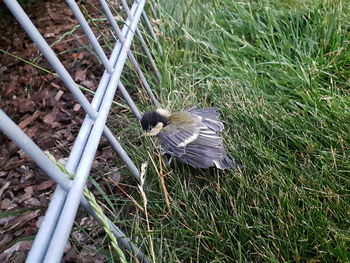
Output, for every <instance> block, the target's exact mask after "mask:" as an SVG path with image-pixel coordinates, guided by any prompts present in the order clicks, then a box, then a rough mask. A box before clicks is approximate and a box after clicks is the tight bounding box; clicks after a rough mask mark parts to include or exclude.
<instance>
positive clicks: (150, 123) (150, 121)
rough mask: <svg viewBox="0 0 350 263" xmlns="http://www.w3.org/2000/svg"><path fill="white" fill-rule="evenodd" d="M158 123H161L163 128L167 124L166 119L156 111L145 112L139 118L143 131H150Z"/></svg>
mask: <svg viewBox="0 0 350 263" xmlns="http://www.w3.org/2000/svg"><path fill="white" fill-rule="evenodd" d="M158 122H162V123H163V125H164V126H166V125H167V124H168V121H167V119H166V118H165V117H164V116H162V115H160V114H159V113H158V112H156V111H149V112H146V113H145V114H143V116H142V118H141V126H142V129H144V130H145V131H149V130H151V129H152V128H153V127H155V126H156V125H157V123H158Z"/></svg>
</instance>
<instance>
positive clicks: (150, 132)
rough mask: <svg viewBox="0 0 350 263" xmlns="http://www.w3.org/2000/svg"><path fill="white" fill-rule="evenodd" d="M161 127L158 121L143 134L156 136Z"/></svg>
mask: <svg viewBox="0 0 350 263" xmlns="http://www.w3.org/2000/svg"><path fill="white" fill-rule="evenodd" d="M162 129H163V123H162V122H158V123H157V125H156V126H154V127H153V128H152V130H150V131H149V132H146V133H145V135H148V136H156V135H157V134H158V133H159V132H160V131H161V130H162Z"/></svg>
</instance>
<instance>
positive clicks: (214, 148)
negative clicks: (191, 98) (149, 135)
mask: <svg viewBox="0 0 350 263" xmlns="http://www.w3.org/2000/svg"><path fill="white" fill-rule="evenodd" d="M187 112H188V113H190V114H193V118H194V120H196V121H195V122H193V123H191V124H189V123H183V124H176V125H175V124H169V125H167V126H165V127H164V128H163V130H161V131H160V132H159V134H158V138H159V142H160V144H161V147H162V149H163V150H164V151H165V152H166V153H168V154H170V155H172V156H174V157H175V158H176V159H177V160H179V161H180V162H183V163H186V164H189V165H192V166H193V167H196V168H209V167H213V166H215V167H217V168H219V169H227V168H230V167H232V166H234V165H235V162H234V161H233V160H231V159H230V158H228V157H227V156H226V152H225V149H224V146H223V143H222V139H221V136H220V135H219V134H218V133H217V132H220V131H222V130H223V128H224V125H223V124H222V122H221V121H220V119H219V117H220V114H219V113H218V111H217V110H216V109H215V108H204V109H192V110H189V111H187ZM198 116H199V117H198ZM198 120H201V121H198ZM187 142H188V143H187ZM179 145H182V146H181V147H179Z"/></svg>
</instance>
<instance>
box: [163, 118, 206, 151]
mask: <svg viewBox="0 0 350 263" xmlns="http://www.w3.org/2000/svg"><path fill="white" fill-rule="evenodd" d="M199 133H200V128H199V126H198V124H195V123H193V124H191V123H186V124H182V125H176V124H169V125H167V126H165V127H164V128H163V129H162V130H161V131H160V132H159V133H158V139H159V142H160V145H161V146H162V148H163V150H165V152H167V153H169V154H171V155H174V156H175V157H181V156H182V155H184V154H185V150H186V146H187V145H188V144H189V143H191V142H193V141H194V140H196V139H197V138H198V137H199Z"/></svg>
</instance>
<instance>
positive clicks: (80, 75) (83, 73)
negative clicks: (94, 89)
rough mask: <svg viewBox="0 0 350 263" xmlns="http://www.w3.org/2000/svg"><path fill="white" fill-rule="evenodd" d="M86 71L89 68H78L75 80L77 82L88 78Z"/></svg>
mask: <svg viewBox="0 0 350 263" xmlns="http://www.w3.org/2000/svg"><path fill="white" fill-rule="evenodd" d="M86 72H87V69H84V70H78V71H77V72H75V75H74V80H75V81H76V82H81V81H84V80H86Z"/></svg>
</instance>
